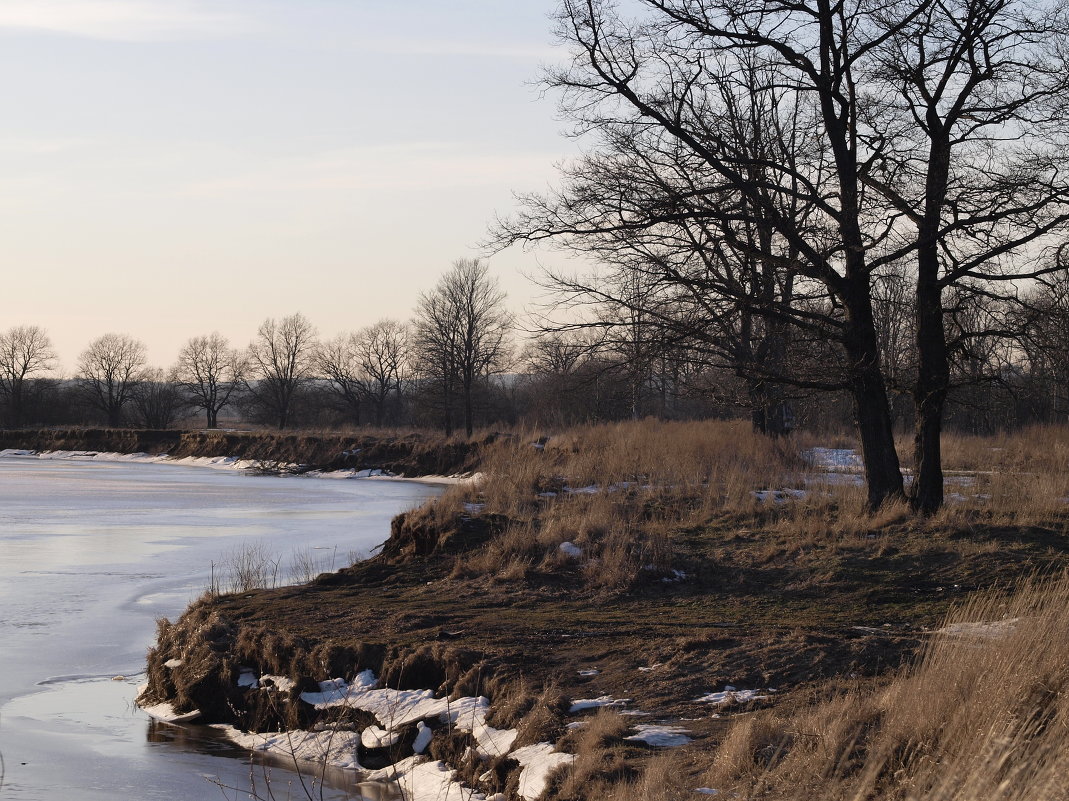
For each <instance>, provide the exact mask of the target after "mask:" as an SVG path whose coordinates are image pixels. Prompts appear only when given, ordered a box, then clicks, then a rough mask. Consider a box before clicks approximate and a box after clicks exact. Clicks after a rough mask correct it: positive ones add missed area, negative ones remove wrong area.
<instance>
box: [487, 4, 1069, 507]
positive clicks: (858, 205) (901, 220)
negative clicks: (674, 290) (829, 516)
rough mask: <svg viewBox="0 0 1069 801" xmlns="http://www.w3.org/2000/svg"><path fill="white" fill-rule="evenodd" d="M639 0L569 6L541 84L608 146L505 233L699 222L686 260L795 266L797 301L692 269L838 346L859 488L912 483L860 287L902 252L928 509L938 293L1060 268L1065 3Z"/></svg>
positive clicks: (716, 290) (783, 269) (872, 491)
mask: <svg viewBox="0 0 1069 801" xmlns="http://www.w3.org/2000/svg"><path fill="white" fill-rule="evenodd" d="M639 5H640V6H644V7H645V8H646V9H647V10H648V11H649V12H650V14H649V16H648V18H646V19H641V20H634V19H625V18H624V16H623V15H622V14H620V13H619V12H618V10H617V4H616V3H613V2H611V0H564V2H563V3H562V6H561V13H560V31H561V34H562V37H563V38H564V39H565V40H566V41H567V42H568V43H570V44H571V46H572V48H573V53H574V60H573V62H572V63H571V65H570V66H568V67H566V68H564V69H561V70H559V71H555V72H553V73H551V74H550V76H549V82H550V84H551V85H553V86H555V87H558V88H559V89H561V90H562V91H563V98H564V100H563V108H564V111H565V113H566V114H568V115H569V116H571V117H572V118H573V119H575V120H576V121H577V123H578V126H579V128H580V130H582V131H587V132H595V133H597V134H598V135H599V136H600V138H601V142H602V149H601V150H600V151H598V152H595V153H593V154H592V155H591V157H589V158H586V159H583V160H582V161H581V163H580V164H579V165H578V166H577V167H575V168H574V169H572V170H570V171H569V173H568V175H567V178H568V181H569V182H568V183H566V185H565V188H564V189H563V190H562V191H561V193H559V194H558V195H557V196H550V197H548V198H546V197H535V196H531V197H528V198H527V199H526V204H525V206H526V212H525V214H524V215H521V217H520V218H519V219H518V221H513V222H512V223H506V224H505V226H504V228H505V236H499V237H498V242H500V243H503V244H507V243H509V242H512V241H536V240H538V239H542V238H547V237H563V238H569V237H570V238H572V239H578V240H582V239H586V238H589V237H605V236H606V235H611V237H612V238H615V239H616V240H619V239H620V238H621V236H620V235H621V234H625V233H626V234H628V235H632V234H633V233H638V234H640V235H641V234H644V233H645V232H654V233H655V234H657V235H659V236H663V232H664V231H665V230H667V231H668V232H669V237H677V236H678V235H677V233H675V232H677V231H682V232H684V233H686V232H688V231H693V230H702V231H704V232H707V233H706V235H705V236H704V237H703V238H701V239H698V240H696V247H695V249H694V253H695V256H696V257H697V258H699V259H703V260H706V261H708V262H712V260H713V258H720V254H721V253H724V252H726V251H725V248H727V249H729V250H730V251H733V252H731V253H730V256H731V260H730V261H731V262H737V261H738V257H739V256H742V257H749V258H754V259H758V260H763V261H765V262H766V263H768V264H770V265H774V266H776V267H777V274H778V275H780V276H787V275H793V276H794V277H795V280H794V293H795V295H796V293H797V291H798V290H799V289H801V290H802V291H803V292H804V293H805V294H806V295H808V299H807V300H805V301H804V302H797V298H796V297H791V296H787V298H786V299H787V300H790V301H791V303H790V304H789V305H788V304H787V303H784V302H782V301H783V299H778V300H776V301H775V302H774V303H768V302H766V301H764V300H761V299H760V296H759V295H749V297H748V296H747V293H745V292H742V291H740V290H739V288H738V287H735V286H733V285H732V283H731V281H725V280H722V277H723V275H724V273H723V271H721V272H720V273H719V274H717V276H716V280H715V281H712V282H710V283H707V284H705V285H700V284H699V285H697V286H698V288H699V289H700V290H702V292H701V294H705V295H707V296H716V295H718V296H720V297H721V298H726V299H728V300H730V301H732V302H743V303H745V304H746V305H747V306H748V308H749V309H751V310H752V311H753V312H755V313H757V314H759V315H761V316H762V317H764V318H766V319H768V320H777V319H778V320H781V321H786V322H789V323H790V324H791V326H792V328H793V330H794V331H795V332H805V333H807V334H808V335H809V336H810V338H811V341H812V342H813V343H819V342H821V341H822V340H823V341H830V342H834V343H837V344H836V347H837V349H838V350H839V351H840V352H841V354H842V358H841V365H840V366H841V371H839V370H837V371H835V372H838V373H840V374H841V379H839V378H836V379H835V382H834V383H840V384H841V385H842V386H843V387H844V388H845V389H847V390H848V391H849V392H850V394H851V396H852V398H853V401H854V412H855V415H856V419H857V425H858V433H859V438H860V440H861V449H862V456H863V458H864V461H865V467H866V474H867V479H868V499H869V504H870V505H872V506H876V505H879V504H880V503H882V502H883V501H885V500H887V499H889V498H892V497H896V496H901V495H903V494H904V489H903V481H902V477H901V472H900V469H899V463H898V458H897V455H896V453H895V449H894V442H893V436H892V430H891V414H890V407H889V403H888V397H887V389H886V382H885V375H884V372H883V369H882V363H881V350H880V340H879V335H878V331H877V327H876V320H875V310H874V308H873V283H874V281H875V280H876V278H877V277H878V276H879V275H880V274H881V273H882V272H883V271H884V270H885V269H886V268H888V267H889V266H891V265H899V264H904V263H909V265H910V275H911V284H912V289H913V293H914V294H915V305H914V308H915V313H916V324H915V330H916V332H917V334H916V335H917V339H916V342H915V344H914V350H915V352H916V355H917V359H916V364H917V371H916V380H915V385H914V386H913V388H912V394H913V397H914V403H915V406H916V419H917V426H918V428H917V435H916V438H915V460H916V462H917V467H918V474H917V478H916V480H915V481H914V483H913V489H912V498H911V500H912V502H913V505H914V506H915V508H917V509H918V510H920V511H923V512H931V511H933V510H934V509H935V508H937V507H938V506H939V505H940V503H941V502H942V491H943V490H942V472H941V467H940V454H939V430H940V427H941V421H942V415H943V404H944V402H945V397H946V392H947V390H948V388H949V383H950V366H949V365H950V360H951V358H952V354H951V352H950V347H949V341H948V334H947V328H946V323H945V316H946V309H945V308H944V304H943V295H944V293H945V292H946V291H947V290H949V289H950V288H954V289H955V291H957V292H972V293H977V294H987V295H992V296H1000V295H1005V294H1007V293H1012V291H1013V289H1012V287H1013V281H1015V280H1018V279H1021V278H1027V277H1035V276H1037V275H1039V274H1042V272H1043V271H1045V270H1047V269H1052V268H1051V267H1050V266H1048V265H1051V264H1053V263H1056V259H1051V258H1044V256H1045V251H1048V250H1049V249H1051V248H1054V247H1056V246H1057V244H1058V236H1059V235H1060V234H1061V232H1062V231H1063V230H1064V227H1065V224H1066V221H1067V220H1069V206H1067V201H1069V191H1067V181H1069V170H1067V169H1066V167H1067V166H1069V164H1066V163H1065V159H1067V158H1069V149H1067V148H1066V147H1065V145H1064V142H1063V141H1061V140H1062V139H1063V138H1064V131H1065V130H1066V127H1067V125H1066V123H1067V120H1066V119H1065V115H1066V114H1067V113H1069V103H1067V102H1066V100H1067V99H1069V90H1067V87H1069V69H1066V64H1065V63H1064V60H1065V57H1066V54H1067V53H1069V46H1067V41H1069V39H1067V37H1066V23H1065V20H1066V13H1065V10H1064V8H1063V7H1062V6H1061V5H1052V6H1051V7H1050V8H1043V9H1038V10H1035V11H1032V10H1030V9H1028V8H1027V7H1025V6H1024V5H1023V4H1019V3H1014V2H1008V1H1007V0H950V2H947V1H946V0H906V2H902V3H893V4H881V3H870V2H868V0H852V1H851V2H848V3H836V2H832V1H831V0H816V2H814V3H794V2H787V1H786V0H640V2H639ZM755 108H756V109H765V110H768V111H774V112H775V113H772V114H771V115H770V116H769V115H766V117H765V119H767V120H768V121H769V122H771V123H773V125H772V126H771V127H769V126H765V127H766V130H771V131H772V133H773V139H774V140H778V141H780V142H781V143H783V144H784V145H786V144H788V143H791V147H789V148H788V147H781V148H780V149H779V150H778V151H777V150H772V151H770V150H767V149H762V148H757V149H755V148H754V147H752V142H753V138H752V134H751V132H752V130H753V126H749V125H748V126H744V127H740V126H739V125H738V124H737V123H738V120H739V119H740V115H739V114H738V113H737V111H739V110H741V111H743V112H745V113H744V115H743V117H742V119H746V114H749V111H748V109H755ZM794 143H798V144H799V145H802V146H801V147H795V146H794ZM780 153H782V154H783V155H785V156H788V157H787V158H781V157H780V155H779V154H780ZM606 160H608V164H609V165H610V166H611V167H620V168H622V169H623V170H624V172H625V173H629V174H632V175H637V176H638V178H637V180H636V181H635V182H634V183H633V185H634V186H636V187H644V186H649V185H650V182H649V181H648V180H647V178H648V176H649V175H650V174H651V173H655V174H656V175H657V176H659V177H658V179H657V184H658V185H657V187H656V194H654V195H653V197H654V198H655V199H658V201H659V202H653V203H651V202H649V200H648V198H649V197H650V195H649V194H646V195H645V196H644V195H643V193H641V192H639V193H637V194H636V192H634V191H626V190H628V184H627V182H626V181H618V182H617V183H618V185H619V186H620V187H621V188H622V189H623V190H625V191H615V192H613V193H610V194H609V195H608V196H607V199H605V196H604V195H603V194H602V193H601V192H599V191H598V185H597V184H596V183H595V182H594V180H595V178H596V177H597V176H598V175H601V174H605V170H604V169H602V170H601V171H600V172H598V168H599V167H600V166H601V165H602V163H604V162H606ZM635 163H640V164H641V167H642V168H641V169H640V170H638V171H637V172H636V171H634V170H633V169H631V166H632V165H633V164H635ZM651 163H652V164H653V166H654V168H655V169H653V170H651V169H650V167H649V165H650V164H651ZM587 176H591V177H590V178H588V177H587ZM660 187H666V188H669V189H672V190H673V191H669V192H664V191H662V189H661V188H660ZM681 223H682V224H681ZM750 232H755V233H756V234H757V235H758V236H757V237H756V238H751V235H750ZM769 236H771V239H769V238H768V237H769ZM762 237H764V238H762ZM769 242H771V243H772V245H773V247H772V248H768V247H767V246H766V245H767V243H769ZM668 252H669V254H671V252H672V249H671V248H670V249H669V250H668ZM708 254H711V257H710V256H709V255H708ZM1037 256H1039V258H1037ZM653 263H658V262H656V260H655V261H654V262H653ZM660 264H661V265H662V266H661V270H660V273H659V275H660V276H661V277H662V278H663V280H664V283H665V284H666V285H669V286H672V285H674V286H675V287H681V288H683V289H686V290H689V289H690V288H691V285H690V284H689V283H688V282H689V280H690V273H689V272H687V271H682V272H680V271H678V270H676V269H675V268H676V262H674V261H672V260H669V259H662V260H661V262H660ZM700 299H701V298H700V297H696V298H695V300H696V301H699V302H700ZM709 311H710V314H711V315H712V314H715V313H716V311H717V308H716V304H713V306H712V307H711V308H710V309H709ZM831 355H834V354H831ZM820 383H821V382H819V381H814V382H812V384H811V385H812V386H813V387H814V388H819V385H820ZM827 388H832V387H827Z"/></svg>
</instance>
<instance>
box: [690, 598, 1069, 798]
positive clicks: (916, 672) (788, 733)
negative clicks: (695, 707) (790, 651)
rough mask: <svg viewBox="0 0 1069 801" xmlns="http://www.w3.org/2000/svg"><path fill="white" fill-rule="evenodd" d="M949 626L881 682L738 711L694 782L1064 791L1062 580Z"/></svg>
mask: <svg viewBox="0 0 1069 801" xmlns="http://www.w3.org/2000/svg"><path fill="white" fill-rule="evenodd" d="M949 622H950V624H953V625H955V626H956V627H957V628H956V629H954V631H956V632H957V633H941V632H942V630H941V632H937V633H935V634H933V636H932V639H931V642H930V644H929V646H928V648H927V649H926V652H925V653H924V655H923V657H922V658H921V659H920V660H919V661H918V663H917V664H916V666H914V667H912V668H910V669H906V670H903V671H902V672H901V673H900V674H899V675H898V676H897V677H895V678H894V679H893V680H892V681H890V682H889V683H887V684H886V685H884V686H870V687H869V688H868V689H857V690H854V691H851V692H847V693H845V694H842V695H839V696H837V697H834V698H831V699H829V700H826V701H823V702H819V703H814V704H812V705H809V706H804V707H802V708H801V709H800V710H798V711H795V712H793V713H790V714H783V713H777V712H776V711H774V710H771V711H766V712H761V713H757V714H756V715H751V716H746V717H744V718H741V719H739V721H738V722H736V723H735V724H734V726H732V728H731V729H730V730H729V731H728V733H727V734H726V735H725V737H724V739H723V742H722V743H721V745H720V746H719V748H718V749H717V750H716V751H715V753H714V755H713V758H712V761H711V764H710V767H709V769H708V771H707V773H706V774H705V776H704V777H703V781H704V782H706V783H708V784H709V786H712V787H714V788H717V789H720V790H721V791H722V792H734V793H737V794H738V795H739V797H740V798H744V799H745V798H757V797H761V798H772V799H785V800H786V799H803V798H812V797H820V798H825V799H830V800H832V801H834V799H843V800H844V801H845V800H846V799H859V798H866V799H873V801H891V799H922V798H923V799H938V800H939V801H943V800H945V801H973V800H974V799H978V798H983V799H985V801H1025V800H1026V799H1029V800H1030V801H1035V800H1036V799H1039V801H1044V799H1054V798H1064V797H1065V795H1066V793H1067V792H1069V748H1067V746H1069V741H1067V732H1069V579H1064V578H1063V579H1062V580H1060V581H1056V582H1051V583H1029V584H1026V585H1025V586H1023V587H1022V588H1021V589H1020V590H1019V591H1018V592H1016V593H1014V594H1012V595H1005V594H992V595H987V596H985V597H979V598H976V599H974V600H973V601H971V602H969V603H968V604H967V605H966V606H965V607H964V608H963V609H962V610H961V611H959V612H958V613H956V614H954V615H953V616H952V619H951V620H950V621H949ZM962 624H964V625H962ZM977 624H986V625H977Z"/></svg>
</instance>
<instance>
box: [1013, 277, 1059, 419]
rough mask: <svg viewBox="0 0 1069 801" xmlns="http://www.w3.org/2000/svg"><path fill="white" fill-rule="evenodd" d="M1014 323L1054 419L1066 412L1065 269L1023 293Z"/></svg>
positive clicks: (1033, 375)
mask: <svg viewBox="0 0 1069 801" xmlns="http://www.w3.org/2000/svg"><path fill="white" fill-rule="evenodd" d="M1025 297H1026V301H1027V302H1026V304H1025V306H1024V308H1023V310H1022V311H1021V312H1020V314H1021V320H1020V321H1019V323H1018V325H1017V326H1016V327H1017V329H1018V330H1019V331H1020V334H1019V342H1020V347H1021V350H1022V351H1023V352H1024V354H1025V356H1026V358H1027V360H1028V366H1029V369H1030V371H1031V374H1032V378H1033V380H1034V381H1036V382H1039V383H1040V384H1045V385H1046V387H1045V389H1046V392H1045V394H1046V395H1047V397H1048V398H1049V403H1050V412H1051V415H1052V416H1053V418H1054V419H1055V420H1065V419H1066V416H1067V415H1069V270H1060V271H1058V272H1056V273H1052V274H1051V275H1048V276H1045V277H1044V278H1043V279H1041V280H1040V281H1039V282H1037V285H1036V286H1034V287H1032V288H1031V290H1030V291H1029V292H1028V293H1027V294H1026V296H1025Z"/></svg>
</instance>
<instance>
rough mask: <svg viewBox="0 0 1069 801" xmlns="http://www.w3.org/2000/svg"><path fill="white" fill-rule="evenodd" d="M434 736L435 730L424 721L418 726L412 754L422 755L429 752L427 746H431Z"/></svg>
mask: <svg viewBox="0 0 1069 801" xmlns="http://www.w3.org/2000/svg"><path fill="white" fill-rule="evenodd" d="M433 736H434V729H432V728H430V727H429V726H427V724H426V723H424V722H423V721H422V720H421V721H420V722H419V723H417V724H416V739H415V740H414V741H413V742H412V753H414V754H422V753H423V752H424V751H426V750H427V746H428V745H430V744H431V738H432V737H433Z"/></svg>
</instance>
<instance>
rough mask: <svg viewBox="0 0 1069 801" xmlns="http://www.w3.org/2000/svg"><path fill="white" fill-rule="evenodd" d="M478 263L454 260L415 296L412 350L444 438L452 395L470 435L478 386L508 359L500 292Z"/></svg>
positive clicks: (506, 322)
mask: <svg viewBox="0 0 1069 801" xmlns="http://www.w3.org/2000/svg"><path fill="white" fill-rule="evenodd" d="M488 270H489V268H488V267H487V265H486V263H485V262H482V261H480V260H479V259H459V260H457V261H455V262H454V263H453V266H452V268H451V269H450V270H449V271H448V272H447V273H446V274H445V275H443V276H442V278H441V280H439V282H438V285H437V286H436V287H435V288H434V289H433V290H432V291H431V292H427V293H424V294H422V295H420V299H419V303H418V305H417V308H416V321H415V330H414V343H415V346H414V351H415V353H416V358H417V359H418V360H419V364H420V367H421V372H422V374H423V376H424V378H425V379H426V380H428V381H430V382H432V383H433V384H434V385H436V386H437V388H438V393H439V394H440V396H441V401H442V403H441V406H442V411H443V422H444V428H445V431H446V433H447V434H448V433H452V431H453V406H454V403H455V401H456V395H457V393H459V394H460V400H461V403H462V406H463V414H464V430H465V431H466V432H467V435H468V436H471V434H472V431H473V430H474V393H475V389H476V386H477V385H478V384H479V382H481V381H484V380H485V379H486V378H488V377H489V376H490V375H492V374H494V373H495V372H499V371H500V370H501V369H502V368H503V366H504V364H505V363H506V362H507V359H508V356H509V346H508V341H507V339H508V333H509V330H510V329H511V326H512V317H511V315H510V314H509V313H508V312H507V311H506V310H505V308H504V302H505V293H504V292H502V291H501V289H500V288H499V287H498V283H497V279H496V278H491V277H490V275H489V272H488Z"/></svg>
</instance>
